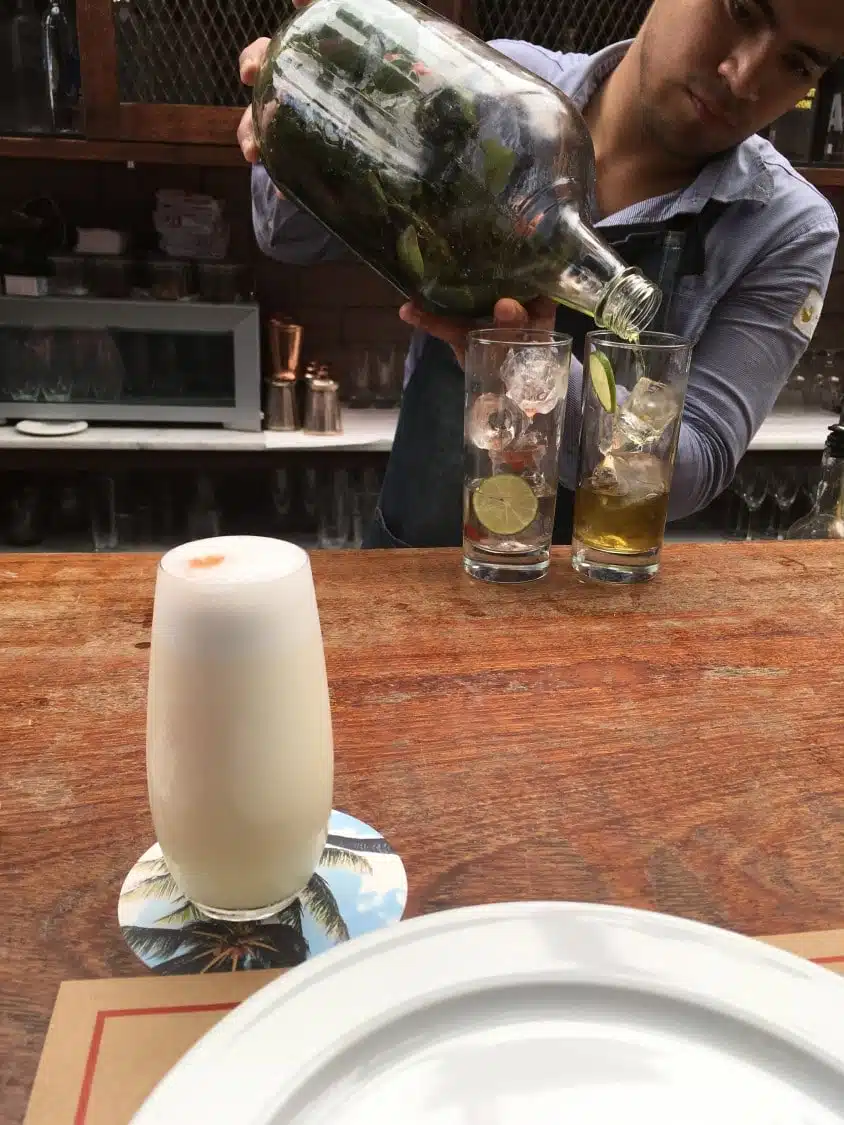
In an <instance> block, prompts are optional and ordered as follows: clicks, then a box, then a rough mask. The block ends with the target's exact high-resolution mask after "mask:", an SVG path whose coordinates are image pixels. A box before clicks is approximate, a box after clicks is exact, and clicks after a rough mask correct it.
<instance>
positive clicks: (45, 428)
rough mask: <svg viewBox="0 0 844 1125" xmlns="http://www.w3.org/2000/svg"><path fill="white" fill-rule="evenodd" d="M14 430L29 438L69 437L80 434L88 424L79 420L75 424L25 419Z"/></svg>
mask: <svg viewBox="0 0 844 1125" xmlns="http://www.w3.org/2000/svg"><path fill="white" fill-rule="evenodd" d="M15 429H16V430H17V431H18V433H19V434H28V435H29V436H30V437H70V435H71V434H81V433H82V432H83V431H85V430H87V429H88V423H87V422H83V421H81V420H79V421H76V422H40V421H39V420H38V419H37V418H26V419H24V421H23V422H18V424H17V425H16V426H15Z"/></svg>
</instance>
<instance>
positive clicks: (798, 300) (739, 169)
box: [252, 40, 838, 519]
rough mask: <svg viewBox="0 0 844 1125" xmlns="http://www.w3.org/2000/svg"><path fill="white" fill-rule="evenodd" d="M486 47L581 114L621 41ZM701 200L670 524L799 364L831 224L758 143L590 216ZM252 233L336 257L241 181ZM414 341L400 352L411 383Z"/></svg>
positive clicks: (301, 218) (817, 199)
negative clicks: (706, 221)
mask: <svg viewBox="0 0 844 1125" xmlns="http://www.w3.org/2000/svg"><path fill="white" fill-rule="evenodd" d="M492 46H494V47H495V48H496V49H497V50H499V51H501V52H502V53H503V54H506V55H509V56H510V58H512V59H514V60H515V61H516V62H519V63H521V64H522V66H524V67H526V68H527V69H528V70H531V71H533V72H534V73H535V74H538V75H539V76H540V77H542V78H544V79H545V80H546V81H548V82H551V83H552V84H553V85H554V86H557V87H558V88H559V89H560V90H562V91H563V92H564V93H565V94H567V95H568V96H569V97H570V98H571V99H572V101H573V102H574V104H575V105H576V106H578V108H579V109H583V108H584V107H585V106H586V104H587V103H588V102H589V100H590V98H591V97H592V95H593V93H594V92H595V91H596V89H597V88H598V87H599V86H600V84H601V83H602V82H603V81H604V80H605V79H606V77H607V76H608V75H609V74H610V73H611V72H612V70H613V69H614V68H615V67H616V66H617V65H618V63H619V61H620V60H621V59H622V57H623V56H624V53H625V52H626V50H627V48H628V46H629V43H627V42H625V43H618V44H615V45H614V46H612V47H607V48H606V49H605V50H603V51H599V52H598V53H597V54H595V55H573V54H560V53H558V52H554V51H548V50H546V49H545V48H543V47H536V46H533V45H532V44H530V43H522V42H515V41H510V40H496V41H494V42H493V44H492ZM710 199H717V200H720V201H722V202H724V203H728V204H731V206H729V207H727V208H726V209H725V210H724V212H723V213H722V214H721V216H720V217H719V218H718V219H717V221H716V222H715V223H714V224H713V226H712V228H711V229H710V231H709V233H708V235H707V238H706V264H705V269H704V272H703V273H702V274H700V275H695V276H688V277H682V278H681V279H680V280H679V281H678V284H677V289H676V291H675V295H674V300H673V302H672V305H671V309H670V312H669V316H668V321H667V324H666V325H665V327H666V330H667V331H671V332H675V333H677V334H678V335H681V336H685V337H687V338H688V339H690V340H691V341H692V342H693V344H694V354H693V360H692V370H691V376H690V380H689V390H688V394H687V396H686V404H685V408H684V411H683V422H682V427H681V430H680V441H679V445H678V450H677V460H676V463H675V469H674V481H673V485H672V490H671V505H670V512H669V514H670V516H671V518H674V519H676V518H679V517H681V516H684V515H687V514H689V513H690V512H694V511H696V510H698V509H700V508H702V507H704V506H705V505H706V504H708V503H709V502H710V501H711V500H712V499H714V498H715V497H716V496H717V495H718V494H719V493H720V492H721V491H722V490H723V489H724V488H725V487H726V486H727V485H728V484H729V482H730V480H731V479H732V477H733V474H734V472H735V469H736V465H737V464H738V462H739V460H740V459H741V457H742V456H743V454H744V452H745V450H746V449H747V447H748V445H749V444H750V440H751V438H752V437H753V435H754V434H755V433H756V431H757V429H758V428H759V426H760V425H761V424H762V422H763V421H764V419H765V417H766V416H767V414H768V412H769V411H770V409H771V407H772V406H773V404H774V401H775V399H776V397H777V395H778V394H779V391H780V390H781V388H782V386H783V384H784V383H785V381H786V380H787V379H788V376H789V375H790V373H791V371H792V370H793V368H794V366H795V364H796V363H797V361H798V360H799V359H800V357H801V355H802V354H803V352H804V351H805V350H806V347H807V346H808V343H809V340H810V339H811V334H812V331H813V330H814V326H815V325H816V323H817V319H818V316H819V315H820V310H821V307H822V303H823V295H824V294H825V292H826V287H827V283H828V281H829V277H830V274H831V272H832V266H833V260H834V257H835V250H836V246H837V243H838V223H837V219H836V215H835V211H834V210H833V208H832V206H831V205H830V203H829V201H828V200H827V199H826V198H825V196H823V195H822V194H821V193H820V192H818V191H817V190H816V189H815V188H814V187H812V185H811V184H809V183H807V181H806V180H805V179H803V177H802V176H800V175H799V174H798V173H797V172H796V171H795V170H794V169H793V168H792V167H791V165H790V164H789V162H788V161H787V160H786V159H785V157H783V156H781V155H780V153H778V152H777V151H776V149H774V148H773V146H772V145H770V144H769V143H768V142H767V141H765V140H763V139H762V138H761V137H757V136H754V137H750V138H749V139H748V140H746V141H744V142H743V143H742V144H740V145H738V147H737V148H735V149H733V150H732V151H730V152H728V153H726V154H725V155H723V156H720V157H718V158H717V159H714V160H712V161H710V162H709V163H708V164H707V165H706V166H705V167H704V168H703V170H702V171H701V172H700V174H699V175H698V176H697V178H696V179H695V180H694V182H693V183H692V184H690V185H689V186H688V187H687V188H683V189H681V190H678V191H673V192H669V193H668V194H667V195H662V196H659V197H657V198H655V199H646V200H644V201H643V202H641V203H637V204H635V205H633V206H632V207H627V208H625V209H624V210H623V211H618V212H616V213H615V214H612V215H605V216H602V217H601V218H600V219H599V220H598V221H597V222H596V224H595V225H596V226H597V227H598V229H600V228H601V227H602V226H618V225H622V224H623V225H630V224H634V223H654V222H660V221H664V220H667V219H669V218H671V217H672V216H674V215H677V214H681V213H686V214H696V213H698V212H700V211H701V210H702V209H703V207H704V205H705V204H706V203H707V202H708V201H709V200H710ZM252 201H253V218H254V225H255V234H256V237H257V239H258V243H259V245H260V246H261V248H262V250H264V252H265V253H267V254H269V255H270V256H272V257H274V258H278V259H280V260H282V261H285V262H289V263H296V264H305V263H309V262H316V261H325V260H329V259H331V258H336V257H340V256H342V255H344V254H345V253H346V251H344V249H343V248H342V247H341V246H340V244H339V243H338V242H337V241H336V240H335V239H334V238H333V237H332V236H331V235H330V234H329V233H328V232H327V231H326V230H325V229H324V228H322V227H321V226H319V224H318V223H316V221H315V220H314V219H313V218H311V217H310V216H308V215H304V214H302V212H300V211H298V210H297V208H296V207H295V206H294V205H293V204H291V203H289V202H286V201H280V200H279V199H278V197H277V196H276V195H275V192H274V191H273V189H272V185H271V184H270V182H269V179H268V177H267V174H266V172H265V171H264V169H263V168H261V167H257V168H256V169H255V170H254V172H253V181H252ZM422 343H424V336H422V335H421V334H419V333H417V334H416V335H415V336H414V339H413V341H412V343H411V347H410V352H409V354H408V361H407V372H408V375H410V374H412V371H413V368H414V366H415V363H416V360H417V358H418V356H419V353H420V351H421V346H422ZM581 388H582V370H581V368H580V364H578V363H577V362H575V363H573V365H572V376H571V381H570V383H569V393H568V402H567V407H566V420H565V426H564V430H563V443H562V450H561V460H560V475H561V479H562V482H563V483H564V484H566V485H567V486H568V487H569V488H573V487H574V484H575V474H576V470H577V442H578V435H579V432H580V399H581Z"/></svg>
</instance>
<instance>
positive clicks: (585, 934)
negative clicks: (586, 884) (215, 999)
mask: <svg viewBox="0 0 844 1125" xmlns="http://www.w3.org/2000/svg"><path fill="white" fill-rule="evenodd" d="M194 1121H197V1122H199V1121H201V1122H202V1125H235V1123H236V1125H329V1123H330V1125H569V1123H571V1125H631V1123H635V1125H640V1123H641V1125H645V1123H647V1125H733V1123H734V1125H842V1123H844V980H842V979H840V978H838V977H836V976H835V975H834V974H832V973H830V972H828V971H827V970H825V969H821V968H818V967H816V966H814V965H812V964H810V963H809V962H806V961H802V960H800V959H799V958H797V957H793V956H791V955H790V954H787V953H783V952H782V951H780V950H777V949H773V948H771V947H769V946H766V945H763V944H762V943H761V942H755V941H753V940H751V939H749V938H743V937H739V936H736V935H734V934H730V933H727V932H724V931H721V930H717V929H713V928H711V927H708V926H702V925H699V924H697V923H693V922H687V921H683V920H681V919H676V918H669V917H666V916H664V915H658V914H650V913H647V912H642V911H635V910H625V909H621V908H618V907H608V906H589V905H580V904H576V903H572V904H567V903H517V904H501V905H494V906H483V907H473V908H470V909H466V910H454V911H446V912H444V913H442V914H435V915H430V916H428V917H425V918H417V919H414V920H413V921H410V922H403V923H400V924H399V925H398V926H395V927H393V928H391V929H388V930H383V931H381V932H379V933H377V934H373V935H371V936H368V937H364V938H359V939H357V940H355V941H353V942H351V943H349V944H348V945H346V946H343V947H339V948H337V949H335V950H333V951H331V952H329V953H326V954H323V955H321V956H320V957H318V958H316V959H315V960H314V961H310V962H308V963H307V964H306V965H304V966H302V967H300V968H298V969H295V970H293V971H292V972H291V973H289V974H288V975H286V976H284V977H281V978H280V979H279V980H277V981H275V982H273V983H272V984H271V985H269V986H267V987H266V988H264V989H262V990H261V991H260V992H259V993H257V994H256V995H255V996H253V997H252V998H251V999H250V1000H249V1001H247V1002H246V1003H245V1004H243V1005H242V1006H241V1007H240V1008H238V1009H236V1010H235V1011H234V1012H232V1013H231V1015H229V1016H227V1017H226V1018H225V1019H224V1020H222V1022H221V1023H220V1024H219V1025H218V1026H217V1027H215V1028H214V1029H213V1030H212V1031H211V1032H210V1033H209V1034H208V1035H206V1036H205V1037H204V1038H203V1039H202V1040H200V1042H199V1043H198V1044H197V1045H196V1046H195V1047H194V1048H193V1049H192V1050H191V1051H189V1052H188V1054H187V1055H185V1057H184V1058H183V1059H182V1060H181V1062H180V1063H179V1064H178V1065H177V1066H176V1067H175V1068H174V1069H173V1070H172V1071H171V1072H170V1074H169V1075H168V1076H167V1077H166V1078H165V1079H164V1080H163V1081H162V1082H161V1083H160V1084H159V1086H158V1087H157V1088H156V1089H155V1090H154V1091H153V1093H152V1094H151V1096H150V1097H149V1099H148V1100H147V1102H146V1104H145V1105H144V1106H143V1108H142V1109H141V1110H140V1111H139V1113H138V1114H137V1115H136V1116H135V1118H134V1119H133V1125H177V1123H179V1125H181V1123H183V1122H194Z"/></svg>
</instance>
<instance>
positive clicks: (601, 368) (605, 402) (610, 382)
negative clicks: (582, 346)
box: [589, 352, 615, 414]
mask: <svg viewBox="0 0 844 1125" xmlns="http://www.w3.org/2000/svg"><path fill="white" fill-rule="evenodd" d="M589 378H590V379H591V380H592V386H593V388H594V390H595V394H596V395H597V396H598V402H600V404H601V406H603V408H604V410H606V412H607V413H608V414H615V376H614V375H613V371H612V364H611V363H610V361H609V360H608V359H607V357H606V356H605V355H604V353H603V352H592V354H591V355H590V356H589Z"/></svg>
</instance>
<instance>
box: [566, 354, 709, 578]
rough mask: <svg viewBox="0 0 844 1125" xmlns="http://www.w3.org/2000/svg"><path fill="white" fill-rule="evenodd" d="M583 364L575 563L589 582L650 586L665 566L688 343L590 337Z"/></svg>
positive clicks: (688, 358) (686, 381)
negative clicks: (662, 556)
mask: <svg viewBox="0 0 844 1125" xmlns="http://www.w3.org/2000/svg"><path fill="white" fill-rule="evenodd" d="M584 360H585V363H584V372H583V411H582V428H581V434H580V453H579V457H578V471H577V491H576V493H575V501H574V538H573V540H572V563H573V565H574V568H575V570H577V571H578V572H579V573H580V574H584V575H586V576H588V577H589V578H598V579H601V580H603V581H605V582H645V581H647V580H648V579H650V578H653V576H654V575H655V574H656V572H657V570H658V569H659V560H660V553H661V551H662V542H663V538H664V535H665V520H666V517H667V515H668V493H669V490H670V488H671V477H672V474H673V471H674V457H675V454H676V452H677V441H678V438H679V436H680V418H681V416H682V413H683V402H684V400H685V397H686V388H687V386H688V382H689V364H690V362H691V344H689V342H688V341H687V340H683V339H682V338H681V337H679V336H671V335H669V334H668V333H664V332H644V333H642V335H641V337H640V338H639V340H638V342H637V343H628V342H625V341H623V340H619V339H618V337H617V336H613V335H612V334H610V333H608V332H591V333H590V334H589V335H587V337H586V351H585V356H584Z"/></svg>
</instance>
